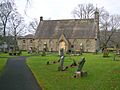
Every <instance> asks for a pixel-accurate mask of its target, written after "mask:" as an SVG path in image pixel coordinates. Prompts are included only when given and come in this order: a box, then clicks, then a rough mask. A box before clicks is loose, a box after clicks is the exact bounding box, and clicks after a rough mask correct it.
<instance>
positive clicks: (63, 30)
mask: <svg viewBox="0 0 120 90" xmlns="http://www.w3.org/2000/svg"><path fill="white" fill-rule="evenodd" d="M94 14H95V15H94V18H91V19H66V20H43V17H40V22H39V25H38V27H37V31H36V33H35V36H31V37H29V38H25V37H24V38H19V39H18V46H19V48H20V49H25V50H28V49H29V48H36V49H37V50H39V51H43V49H44V48H45V47H46V48H47V50H48V51H59V50H60V49H61V48H63V49H64V51H66V52H67V51H69V50H71V49H74V51H80V49H81V48H82V50H83V51H84V52H95V51H96V50H98V49H99V12H98V11H97V10H96V11H95V13H94Z"/></svg>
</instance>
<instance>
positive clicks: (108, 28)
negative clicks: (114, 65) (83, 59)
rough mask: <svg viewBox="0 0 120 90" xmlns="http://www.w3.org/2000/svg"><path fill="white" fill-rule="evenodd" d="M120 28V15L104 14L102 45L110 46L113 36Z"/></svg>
mask: <svg viewBox="0 0 120 90" xmlns="http://www.w3.org/2000/svg"><path fill="white" fill-rule="evenodd" d="M118 29H120V16H119V15H109V14H108V13H106V14H105V15H103V16H102V20H101V30H102V31H101V43H102V46H103V47H104V46H108V43H109V42H110V41H111V40H112V37H113V35H114V33H116V31H117V30H118Z"/></svg>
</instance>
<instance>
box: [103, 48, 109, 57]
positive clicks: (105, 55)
mask: <svg viewBox="0 0 120 90" xmlns="http://www.w3.org/2000/svg"><path fill="white" fill-rule="evenodd" d="M108 54H109V51H108V50H107V48H104V50H103V57H108Z"/></svg>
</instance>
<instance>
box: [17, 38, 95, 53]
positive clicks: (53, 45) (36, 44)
mask: <svg viewBox="0 0 120 90" xmlns="http://www.w3.org/2000/svg"><path fill="white" fill-rule="evenodd" d="M24 40H25V42H24ZM68 42H69V45H67V46H66V47H67V49H70V47H71V45H73V46H74V50H75V51H80V44H81V43H82V47H83V51H84V52H95V50H96V41H95V39H68ZM44 43H46V44H47V48H48V51H59V40H58V39H35V40H34V39H18V46H19V48H20V49H22V50H28V49H29V48H30V47H32V48H36V49H37V50H39V51H42V50H43V48H44ZM66 51H67V50H66Z"/></svg>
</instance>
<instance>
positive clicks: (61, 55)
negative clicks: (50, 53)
mask: <svg viewBox="0 0 120 90" xmlns="http://www.w3.org/2000/svg"><path fill="white" fill-rule="evenodd" d="M63 64H64V49H63V48H62V49H60V66H59V67H58V71H64V65H63Z"/></svg>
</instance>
